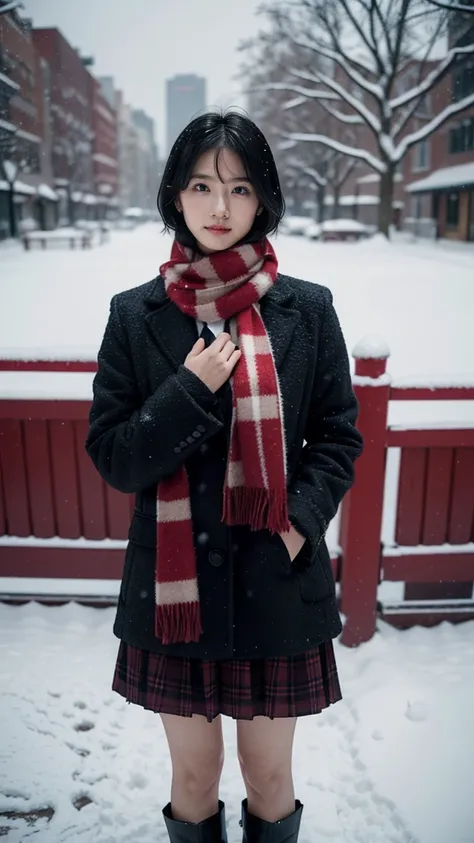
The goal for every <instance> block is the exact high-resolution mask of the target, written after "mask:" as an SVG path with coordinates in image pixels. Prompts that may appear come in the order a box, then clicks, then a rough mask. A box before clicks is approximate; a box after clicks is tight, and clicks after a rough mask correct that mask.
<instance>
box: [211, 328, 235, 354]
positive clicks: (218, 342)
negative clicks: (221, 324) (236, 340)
mask: <svg viewBox="0 0 474 843" xmlns="http://www.w3.org/2000/svg"><path fill="white" fill-rule="evenodd" d="M229 341H232V337H231V335H230V334H228V333H227V331H222V334H219V336H218V337H216V339H215V340H214V342H213V343H212V345H211V346H210V347H211V348H212V349H213V350H215V351H222V349H223V348H224V347H225V345H226V344H227V343H228V342H229Z"/></svg>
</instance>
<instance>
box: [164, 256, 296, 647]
mask: <svg viewBox="0 0 474 843" xmlns="http://www.w3.org/2000/svg"><path fill="white" fill-rule="evenodd" d="M192 258H193V256H192V254H191V252H190V251H189V250H188V249H185V248H184V247H183V246H180V245H179V244H178V243H176V242H175V243H174V244H173V248H172V251H171V260H170V261H168V262H167V263H166V264H164V265H163V266H162V267H161V270H160V271H161V274H162V276H163V278H164V281H165V287H166V291H167V294H168V296H169V298H171V299H172V301H174V302H175V304H177V305H178V307H179V308H180V309H181V310H182V311H183V312H184V313H187V314H188V315H190V316H193V317H194V318H195V319H199V320H201V321H203V322H213V321H216V320H218V319H230V320H231V322H230V326H231V334H232V337H233V339H234V340H235V342H237V344H238V345H239V347H240V348H241V350H242V357H241V359H240V361H239V363H238V364H237V366H236V368H235V369H234V373H233V377H232V380H231V383H232V387H233V390H232V391H233V413H232V425H231V445H230V452H229V459H228V464H227V472H226V482H225V488H224V501H223V519H224V521H225V522H226V523H227V524H244V525H248V526H250V528H251V529H252V530H259V529H264V528H267V529H270V530H271V531H272V532H282V531H287V530H289V528H290V524H289V521H288V501H287V492H286V450H285V437H284V424H283V406H282V400H281V394H280V386H279V382H278V376H277V372H276V368H275V363H274V359H273V354H272V349H271V345H270V340H269V337H268V334H267V331H266V328H265V325H264V322H263V320H262V317H261V315H260V309H259V305H258V302H259V300H260V299H261V298H262V297H263V296H264V295H265V293H266V292H267V291H268V290H269V289H270V287H271V286H272V285H273V284H274V282H275V279H276V275H277V268H278V264H277V260H276V256H275V253H274V251H273V248H272V246H271V244H270V243H269V241H268V240H264V241H263V242H262V243H259V244H247V245H244V246H239V247H237V248H235V249H230V250H228V251H225V252H217V253H215V254H213V255H210V256H208V257H197V259H196V260H192ZM156 606H157V611H156V634H157V636H158V637H160V638H161V639H162V641H163V642H164V643H171V642H174V641H197V640H198V639H199V636H200V634H201V624H200V612H199V594H198V587H197V571H196V558H195V550H194V541H193V530H192V515H191V508H190V494H189V483H188V477H187V473H186V469H185V467H184V465H183V466H181V467H180V469H179V470H178V471H177V472H176V474H175V475H174V476H173V477H171V478H167V479H166V480H164V481H162V482H161V483H159V485H158V492H157V565H156Z"/></svg>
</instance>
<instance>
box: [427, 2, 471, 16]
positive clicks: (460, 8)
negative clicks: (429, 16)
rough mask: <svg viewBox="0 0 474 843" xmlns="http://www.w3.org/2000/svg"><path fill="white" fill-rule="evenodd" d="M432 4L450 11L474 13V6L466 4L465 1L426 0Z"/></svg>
mask: <svg viewBox="0 0 474 843" xmlns="http://www.w3.org/2000/svg"><path fill="white" fill-rule="evenodd" d="M426 1H427V3H430V4H431V6H436V8H437V9H446V10H447V11H448V12H463V13H465V14H468V15H474V6H466V5H465V4H464V3H444V2H443V0H426Z"/></svg>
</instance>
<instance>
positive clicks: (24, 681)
mask: <svg viewBox="0 0 474 843" xmlns="http://www.w3.org/2000/svg"><path fill="white" fill-rule="evenodd" d="M169 247H170V239H169V238H168V237H163V236H161V235H160V234H159V228H158V226H157V225H151V224H150V225H146V226H143V227H141V228H138V229H137V230H136V231H133V232H126V231H121V232H113V233H112V238H111V242H110V243H108V244H106V245H102V246H97V247H95V248H93V249H91V250H85V251H74V252H72V251H68V250H66V249H64V248H61V247H58V248H48V250H46V251H43V250H36V249H32V250H31V251H29V252H24V251H23V250H22V249H21V246H19V245H18V244H14V245H12V244H11V243H8V242H7V243H5V244H0V267H1V274H2V288H1V293H0V359H1V358H3V359H16V358H20V359H27V360H28V359H30V360H31V359H34V358H40V359H57V360H68V359H76V360H77V359H82V360H95V358H96V354H97V349H98V346H99V343H100V340H101V337H102V333H103V330H104V326H105V322H106V319H107V314H108V307H109V301H110V298H111V296H112V295H113V294H114V293H116V292H119V291H120V290H125V289H128V288H130V287H133V286H136V285H139V284H142V283H145V282H146V281H148V280H150V279H151V278H153V277H154V276H155V275H156V274H157V273H158V269H159V266H160V263H161V262H162V261H164V260H165V259H166V258H167V257H168V254H169ZM275 247H276V250H277V254H278V256H279V261H280V270H281V271H282V272H284V273H288V274H291V275H296V276H299V277H302V278H305V279H308V280H310V281H316V282H319V283H322V284H325V285H327V286H328V287H329V288H330V289H331V290H332V292H333V295H334V302H335V306H336V309H337V311H338V314H339V317H340V320H341V323H342V327H343V330H344V333H345V336H346V341H347V345H348V349H349V352H351V350H352V349H353V347H354V346H355V344H356V343H357V342H358V341H359V340H360V339H361V338H362V337H364V336H366V335H368V334H374V335H377V336H380V337H381V338H382V339H383V340H385V341H386V342H387V343H388V345H389V347H390V350H391V356H390V359H389V361H388V366H387V369H388V371H389V372H390V374H391V376H392V377H393V379H394V380H395V381H396V382H400V383H406V382H410V383H411V382H423V383H425V382H426V383H429V384H431V383H446V384H452V383H459V382H461V383H463V382H464V381H466V382H467V381H470V382H473V381H474V332H473V330H472V314H473V313H474V283H473V275H474V273H473V267H474V250H473V249H472V248H469V247H467V246H466V247H463V246H462V245H456V244H449V243H445V242H439V243H437V244H429V243H426V244H421V243H411V242H408V241H396V242H395V243H386V242H385V241H383V240H381V239H379V238H378V237H376V238H374V239H373V240H372V241H367V242H362V243H360V244H342V243H341V244H338V243H326V244H323V243H315V242H311V241H308V240H306V239H304V238H303V237H293V238H292V237H284V236H279V237H278V238H276V240H275ZM92 378H93V374H92V373H71V374H67V373H34V372H33V373H30V372H19V373H15V372H0V397H1V398H9V397H17V398H22V397H23V398H25V397H36V398H40V397H46V398H55V397H56V398H58V397H66V396H67V397H71V398H79V399H84V400H88V398H89V396H90V394H91V392H90V390H91V382H92ZM401 403H402V404H403V406H398V407H394V408H393V410H391V420H392V421H396V422H397V423H402V422H403V423H406V424H408V425H413V426H416V425H417V424H418V425H419V424H420V423H423V424H430V423H435V424H440V423H442V422H448V421H462V423H463V424H465V425H467V426H474V406H473V405H474V402H467V401H466V402H451V403H448V402H445V405H444V406H443V407H440V405H439V404H437V403H436V402H425V404H424V405H423V406H422V405H421V403H419V404H415V403H414V402H401ZM332 535H333V536H334V533H333V534H332ZM113 617H114V609H110V608H109V609H102V610H100V609H92V608H90V607H84V606H79V605H78V604H69V605H64V606H60V607H54V608H53V607H46V606H41V605H39V604H36V603H31V604H27V605H24V606H9V605H5V604H1V603H0V648H1V657H0V680H1V681H0V689H1V690H0V722H1V727H0V837H1V836H5V838H6V840H8V843H23V841H27V840H30V838H31V839H32V840H34V841H38V843H66V841H70V842H71V843H75V841H84V843H131V841H140V843H156V841H163V843H164V841H165V839H166V835H165V830H164V826H163V823H162V819H161V808H162V807H163V806H164V804H165V803H166V802H167V801H168V798H169V781H170V763H169V760H168V755H167V747H166V743H165V737H164V732H163V729H162V727H161V721H160V718H159V716H158V715H155V714H153V713H151V712H145V711H143V710H142V709H139V708H138V707H136V706H129V705H127V703H126V702H125V701H124V700H123V699H122V698H121V697H119V696H118V695H116V694H114V693H113V692H112V691H111V687H110V686H111V682H112V675H113V669H114V662H115V657H116V652H117V649H118V641H117V640H116V639H115V638H114V636H113V634H112V623H113ZM335 648H336V659H337V662H338V667H339V672H340V679H341V685H342V692H343V696H344V699H343V701H342V702H340V703H338V704H336V705H334V706H332V707H330V708H329V709H327V710H326V711H324V712H323V713H322V714H320V715H318V716H315V717H310V718H303V719H301V720H300V722H299V724H298V727H297V737H296V744H295V757H294V761H295V767H294V769H295V780H296V793H297V797H298V798H299V799H301V801H302V802H303V803H304V804H305V811H304V814H303V822H302V831H301V841H302V843H327V841H332V842H333V843H474V801H473V799H472V782H473V781H474V754H473V751H472V750H473V747H474V718H473V708H474V706H473V703H474V622H468V623H464V624H460V625H458V626H454V625H450V624H447V623H443V624H441V625H440V626H438V627H436V628H433V629H425V628H422V627H416V628H413V629H411V630H409V631H406V632H398V631H396V630H395V629H393V628H392V627H390V626H388V625H387V624H384V623H379V625H378V631H377V634H376V635H375V636H374V638H373V639H372V640H371V641H370V642H368V643H367V644H364V645H362V646H360V647H359V648H357V649H354V650H349V649H347V648H345V647H343V646H342V645H341V644H340V643H339V642H338V641H336V642H335ZM224 734H225V741H226V753H227V757H226V765H225V768H224V775H223V780H222V791H221V798H222V799H223V800H224V801H225V802H226V810H227V818H228V834H229V843H238V841H240V840H241V830H240V828H239V826H238V819H239V816H240V801H241V799H242V798H243V795H244V794H243V787H242V783H241V780H240V773H239V769H238V762H237V756H236V743H235V724H234V723H233V722H232V721H231V720H227V719H225V720H224Z"/></svg>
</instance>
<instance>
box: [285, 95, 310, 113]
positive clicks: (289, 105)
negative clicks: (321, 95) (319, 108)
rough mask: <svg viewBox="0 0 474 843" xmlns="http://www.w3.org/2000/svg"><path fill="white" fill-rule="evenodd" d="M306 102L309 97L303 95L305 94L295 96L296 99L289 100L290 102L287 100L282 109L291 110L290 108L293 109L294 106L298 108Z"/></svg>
mask: <svg viewBox="0 0 474 843" xmlns="http://www.w3.org/2000/svg"><path fill="white" fill-rule="evenodd" d="M305 102H307V97H303V96H299V97H294V99H292V100H288V102H285V103H284V104H283V105H282V107H281V110H282V111H290V109H292V108H298V106H300V105H304V104H305Z"/></svg>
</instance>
